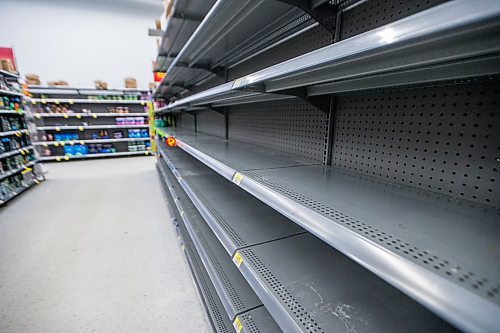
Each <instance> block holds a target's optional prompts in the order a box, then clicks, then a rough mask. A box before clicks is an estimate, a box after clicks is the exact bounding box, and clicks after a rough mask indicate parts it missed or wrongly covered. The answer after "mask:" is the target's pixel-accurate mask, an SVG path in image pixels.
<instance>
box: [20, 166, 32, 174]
mask: <svg viewBox="0 0 500 333" xmlns="http://www.w3.org/2000/svg"><path fill="white" fill-rule="evenodd" d="M31 170H33V169H32V168H28V167H24V170H23V171H21V174H23V175H25V174H27V173H28V172H30V171H31Z"/></svg>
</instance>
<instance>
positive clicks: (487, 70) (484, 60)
mask: <svg viewBox="0 0 500 333" xmlns="http://www.w3.org/2000/svg"><path fill="white" fill-rule="evenodd" d="M499 17H500V2H498V1H495V0H478V1H473V2H472V1H467V0H458V1H453V2H450V3H445V4H442V5H439V6H436V7H433V8H431V9H428V10H425V11H422V12H420V13H417V14H414V15H412V16H409V17H406V18H404V19H401V20H399V21H396V22H393V23H390V24H387V25H385V26H382V27H380V28H377V29H373V30H370V31H368V32H366V33H363V34H360V35H357V36H354V37H351V38H349V39H346V40H343V41H340V42H338V43H335V44H333V45H330V46H326V47H324V48H321V49H318V50H315V51H312V52H310V53H307V54H305V55H302V56H299V57H296V58H293V59H291V60H288V61H285V62H283V63H280V64H277V65H274V66H271V67H269V68H266V69H263V70H260V71H258V72H255V73H252V74H249V75H246V76H244V77H242V78H239V79H237V80H234V82H232V83H226V84H224V85H221V86H219V87H215V88H212V89H209V90H206V91H203V92H200V93H197V94H194V95H192V96H189V97H186V98H183V99H180V100H178V101H177V102H176V103H177V105H190V103H192V102H193V101H200V100H210V99H211V98H212V97H216V96H217V95H220V94H223V95H229V94H230V93H232V92H234V91H245V90H246V91H251V92H254V93H255V94H254V95H253V96H254V97H256V98H258V97H259V96H260V94H259V93H279V94H285V95H286V94H292V95H293V94H295V95H297V94H299V95H300V96H303V97H304V98H306V97H309V96H315V95H321V94H330V93H342V92H347V91H357V90H364V89H372V88H381V87H389V86H400V85H407V84H418V83H428V82H435V81H442V80H450V79H463V78H468V77H477V76H483V75H492V74H498V73H499V72H500V66H498V63H499V60H500V56H499V53H500V43H498V35H499V34H500V20H499ZM233 103H234V104H238V100H237V99H235V100H233Z"/></svg>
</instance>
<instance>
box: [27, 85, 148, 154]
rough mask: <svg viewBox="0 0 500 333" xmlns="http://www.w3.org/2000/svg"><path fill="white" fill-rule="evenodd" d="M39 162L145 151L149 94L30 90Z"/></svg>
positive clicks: (146, 146) (60, 88)
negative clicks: (33, 96)
mask: <svg viewBox="0 0 500 333" xmlns="http://www.w3.org/2000/svg"><path fill="white" fill-rule="evenodd" d="M30 92H31V94H34V95H37V97H38V98H32V99H31V102H32V103H33V108H34V109H35V111H36V112H35V115H34V117H35V121H36V123H37V127H36V130H37V131H38V141H37V142H36V143H35V146H36V147H37V148H38V149H39V150H40V152H41V153H42V155H43V158H42V160H44V161H69V160H81V159H87V158H88V159H91V158H97V157H118V156H138V155H148V154H149V153H148V152H149V145H150V141H149V131H148V127H149V125H148V119H149V115H148V113H147V110H149V108H150V103H149V102H148V100H149V94H150V93H149V91H145V90H144V91H141V90H137V89H111V90H98V89H89V88H74V87H36V86H32V87H30Z"/></svg>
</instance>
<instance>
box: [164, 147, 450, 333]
mask: <svg viewBox="0 0 500 333" xmlns="http://www.w3.org/2000/svg"><path fill="white" fill-rule="evenodd" d="M161 149H162V152H161V154H162V155H165V156H166V158H167V159H168V160H169V164H173V165H175V168H174V170H175V171H176V174H177V177H176V178H177V180H178V183H180V184H182V187H183V188H186V184H189V186H190V187H189V189H188V190H189V191H190V192H191V194H190V195H189V196H190V197H191V198H193V197H196V198H195V201H197V202H198V203H195V205H196V206H197V207H198V209H200V206H202V205H206V206H205V207H204V208H201V210H204V211H205V212H208V213H205V214H204V216H206V219H207V222H208V224H209V225H210V227H212V228H214V226H215V224H216V223H218V224H219V225H220V226H224V225H225V226H230V228H227V227H226V228H221V227H220V226H219V227H215V229H217V228H218V229H220V230H222V231H218V232H217V231H216V234H217V235H218V237H219V239H221V238H222V239H237V238H238V237H239V236H241V237H242V238H245V237H247V235H248V233H249V232H250V233H251V234H252V235H258V234H260V236H259V238H260V240H261V242H260V243H255V244H248V243H240V244H238V243H236V244H237V246H238V250H237V252H235V253H234V255H233V261H234V263H235V264H236V266H237V267H239V269H240V271H241V272H242V273H243V275H244V276H245V278H246V279H247V281H248V282H249V283H250V285H251V286H252V288H253V289H254V291H255V292H256V293H257V295H258V296H259V298H260V299H261V300H262V302H263V303H264V305H265V307H266V309H267V310H268V311H269V313H270V314H271V315H272V316H273V318H274V319H275V320H276V322H277V323H278V324H279V325H280V327H281V329H282V330H283V331H285V332H333V331H343V330H348V331H354V330H356V331H361V332H362V331H369V332H378V331H380V332H386V331H387V330H394V331H408V330H410V331H415V332H422V331H453V330H454V329H453V328H452V327H451V326H449V325H448V324H447V323H445V322H444V321H442V320H441V319H439V318H438V317H436V316H435V315H433V314H432V313H431V312H429V311H428V310H426V309H425V308H424V307H422V306H421V305H419V304H418V303H416V302H415V301H413V300H411V299H410V298H409V297H407V296H405V295H404V294H402V293H401V292H400V291H398V290H397V289H396V288H394V287H392V286H390V285H389V284H388V283H386V282H384V281H383V280H382V279H379V278H378V277H377V276H375V275H374V274H372V273H371V272H369V271H368V270H366V269H364V268H362V267H361V266H360V265H358V264H357V263H355V262H354V261H352V260H350V259H349V258H347V257H346V256H344V255H342V254H341V253H340V252H338V251H336V250H335V249H333V248H331V247H329V246H328V245H327V244H326V243H324V242H322V241H321V240H319V239H318V238H316V237H314V236H313V235H311V234H309V233H296V234H295V235H293V234H291V233H290V231H291V230H293V229H292V228H291V227H286V223H288V224H291V221H286V219H283V217H282V216H281V215H280V214H278V213H276V212H273V211H268V207H265V205H263V204H262V203H259V202H255V199H254V198H252V197H251V196H245V195H238V194H237V192H238V191H240V192H243V191H241V190H240V189H238V187H236V186H235V185H234V184H231V183H229V182H228V181H227V180H224V179H223V178H222V177H220V176H218V178H219V180H218V181H217V180H216V176H217V175H214V174H213V173H211V172H210V171H208V168H207V167H206V166H203V165H200V163H199V162H197V161H196V160H194V159H193V158H191V157H189V156H187V154H185V153H184V152H181V151H179V149H177V148H171V149H168V148H165V147H162V148H161ZM167 149H168V150H167ZM182 154H184V155H185V156H182ZM176 163H177V164H176ZM203 168H205V170H203ZM209 178H210V179H209ZM194 186H197V188H195V189H194V190H192V189H193V187H194ZM224 193H225V194H224ZM230 196H235V199H234V200H231V199H229V201H227V202H225V201H221V200H226V199H228V198H229V197H230ZM201 197H205V198H211V200H210V202H207V201H204V200H203V199H201V200H199V199H197V198H201ZM179 200H180V202H181V203H183V202H185V201H186V200H189V198H187V197H181V198H180V199H179ZM228 206H232V207H228ZM249 206H254V207H253V208H248V207H249ZM260 210H262V212H260ZM238 211H241V212H242V214H238V213H237V212H238ZM261 219H263V220H264V221H261ZM238 220H242V221H238ZM273 220H278V221H279V222H276V224H275V225H274V226H268V223H272V222H271V221H273ZM210 221H211V222H210ZM278 223H279V224H278ZM280 224H281V230H283V228H284V229H285V230H286V228H289V230H290V231H289V232H288V234H289V236H287V237H278V236H279V233H278V234H276V233H275V234H274V236H275V237H274V239H273V240H269V236H265V234H266V233H267V232H268V231H271V232H273V230H275V229H274V228H275V226H276V225H280ZM250 229H260V230H251V231H250ZM295 230H298V229H295ZM214 231H215V230H214ZM221 233H226V234H225V235H223V236H222V237H220V236H219V234H221ZM266 238H267V239H268V240H266ZM222 239H221V242H222V243H224V240H222ZM255 241H258V239H255ZM233 246H234V245H233ZM239 318H243V315H241V316H239ZM240 320H242V319H240Z"/></svg>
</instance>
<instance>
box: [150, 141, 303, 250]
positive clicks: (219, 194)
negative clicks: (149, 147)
mask: <svg viewBox="0 0 500 333" xmlns="http://www.w3.org/2000/svg"><path fill="white" fill-rule="evenodd" d="M157 146H158V148H159V151H160V153H161V156H162V158H163V159H164V160H165V161H166V163H167V165H168V166H169V168H170V169H171V171H172V172H173V173H174V175H176V177H177V179H179V183H180V184H181V186H182V188H183V189H184V191H185V192H186V194H187V195H188V196H189V198H190V199H191V201H192V202H193V203H194V205H195V206H196V208H197V209H198V211H199V212H200V213H201V215H202V216H203V217H204V218H205V220H206V221H207V223H208V224H209V225H210V228H211V229H212V230H213V232H214V233H215V234H216V235H217V238H218V239H219V240H220V242H221V243H222V245H223V246H224V248H225V249H226V251H227V252H228V254H229V255H230V256H232V255H233V254H234V252H235V251H236V250H238V249H240V248H244V247H248V246H251V245H255V244H261V243H265V242H269V241H272V240H276V239H280V238H283V237H288V236H291V235H296V234H299V233H303V232H305V231H304V229H302V228H300V227H299V226H298V225H297V224H295V223H292V222H291V221H290V220H289V219H287V218H286V217H284V216H283V215H281V214H279V213H277V212H276V211H275V210H273V209H272V208H270V207H269V206H267V205H265V204H263V203H262V202H260V201H259V200H258V199H256V198H255V197H253V196H252V195H250V194H248V193H246V192H245V191H242V190H241V189H239V188H238V187H236V186H234V185H232V184H231V183H230V182H228V181H227V180H225V179H224V178H222V177H221V176H220V175H219V174H217V173H216V172H215V171H213V170H211V169H209V168H207V167H206V166H205V165H204V164H202V163H201V162H199V161H198V160H196V159H195V158H193V157H192V156H190V155H189V154H186V153H185V152H184V151H182V150H180V149H179V148H168V147H166V145H165V144H164V143H160V142H158V143H157Z"/></svg>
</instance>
